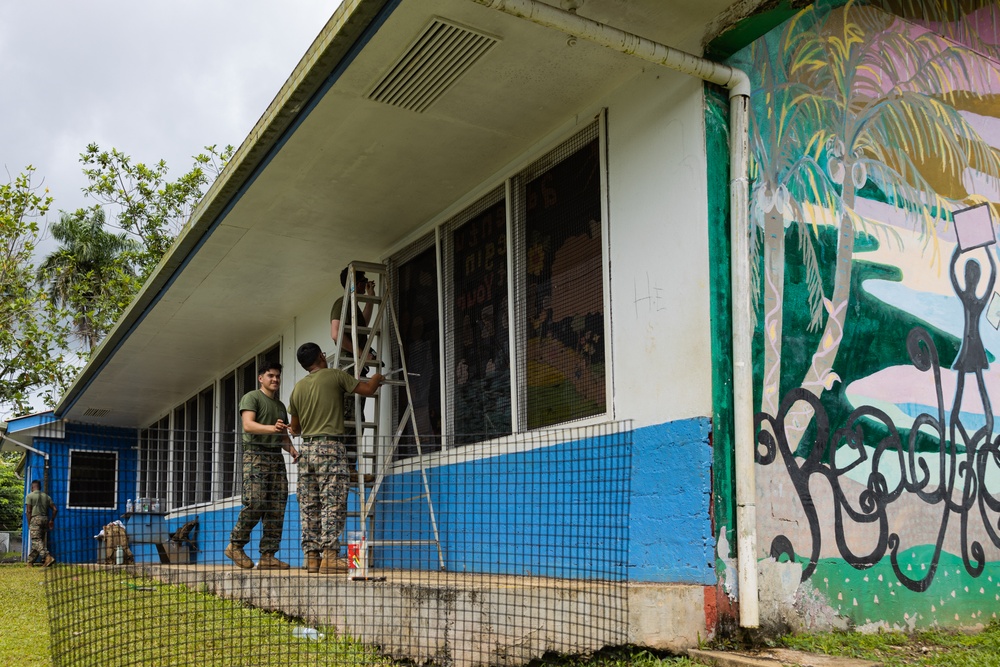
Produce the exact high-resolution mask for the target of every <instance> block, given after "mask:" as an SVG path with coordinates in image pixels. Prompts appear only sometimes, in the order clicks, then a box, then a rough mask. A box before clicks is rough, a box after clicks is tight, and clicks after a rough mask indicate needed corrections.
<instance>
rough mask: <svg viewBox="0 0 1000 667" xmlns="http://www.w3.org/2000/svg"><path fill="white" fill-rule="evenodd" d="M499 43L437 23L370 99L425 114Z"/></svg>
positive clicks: (485, 36)
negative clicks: (424, 112)
mask: <svg viewBox="0 0 1000 667" xmlns="http://www.w3.org/2000/svg"><path fill="white" fill-rule="evenodd" d="M499 41H500V40H498V39H497V38H496V37H490V36H489V35H485V34H483V33H481V32H476V31H475V30H471V29H469V28H465V27H463V26H460V25H456V24H454V23H450V22H448V21H443V20H441V19H434V20H433V21H431V23H430V25H428V26H427V28H426V29H425V30H424V31H423V33H421V35H420V37H418V38H417V40H416V41H415V42H414V43H413V45H412V46H411V47H410V48H409V49H408V50H407V51H406V53H405V54H403V57H402V58H400V59H399V61H397V62H396V64H395V65H394V66H393V67H392V68H391V69H390V70H389V73H388V74H386V75H385V77H383V78H382V80H381V81H379V82H378V83H377V84H376V85H375V87H374V88H373V89H372V92H371V93H369V94H368V97H369V99H372V100H375V101H376V102H382V103H383V104H391V105H393V106H397V107H402V108H403V109H409V110H410V111H416V112H417V113H422V112H423V111H425V110H426V109H427V108H428V107H429V106H430V105H432V104H433V103H434V102H435V101H436V100H437V99H438V98H439V97H441V95H443V94H444V92H445V91H446V90H448V88H450V87H451V86H452V85H453V84H454V83H455V82H456V81H458V79H459V78H460V77H461V76H462V75H463V74H465V72H466V71H468V69H469V68H470V67H472V65H473V64H474V63H475V62H476V61H477V60H479V58H480V57H482V56H483V55H484V54H485V53H486V52H488V51H489V50H490V49H492V48H493V47H494V46H496V44H497V43H498V42H499Z"/></svg>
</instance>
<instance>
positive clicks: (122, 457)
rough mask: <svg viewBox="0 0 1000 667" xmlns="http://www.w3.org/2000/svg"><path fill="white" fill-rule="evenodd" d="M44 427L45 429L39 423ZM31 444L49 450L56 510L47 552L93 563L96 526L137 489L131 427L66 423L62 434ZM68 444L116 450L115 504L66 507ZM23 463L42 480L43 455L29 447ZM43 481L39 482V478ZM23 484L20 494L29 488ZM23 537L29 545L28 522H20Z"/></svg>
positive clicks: (32, 477) (117, 511)
mask: <svg viewBox="0 0 1000 667" xmlns="http://www.w3.org/2000/svg"><path fill="white" fill-rule="evenodd" d="M43 430H44V428H43ZM32 446H33V447H35V449H38V450H40V451H43V452H46V453H47V454H48V455H49V486H48V494H49V495H50V496H51V497H52V500H53V501H54V502H55V504H56V508H57V510H58V514H57V516H56V522H55V528H54V529H53V530H52V531H51V532H50V533H49V540H48V543H49V551H50V552H51V553H52V555H53V556H55V558H56V560H57V561H61V562H73V563H81V562H93V561H94V559H95V558H96V553H97V540H95V539H94V535H96V534H97V533H98V532H100V530H101V528H102V527H103V526H104V525H105V524H107V523H110V522H112V521H114V520H115V519H118V518H120V517H121V515H122V514H123V513H124V512H125V501H126V500H127V499H128V498H129V497H131V495H130V494H131V493H132V490H133V489H135V488H136V478H135V470H136V467H137V465H136V451H135V449H134V448H135V446H136V433H135V431H133V430H131V429H115V428H109V427H94V426H84V425H80V424H67V425H66V431H65V435H64V437H62V438H47V437H45V436H35V438H34V442H33V445H32ZM71 449H91V450H99V451H116V452H118V483H117V484H118V488H117V503H118V506H117V507H116V508H115V509H70V508H68V507H67V506H66V503H67V500H68V498H69V451H70V450H71ZM26 468H27V469H28V470H29V474H28V475H27V477H28V479H30V480H36V479H37V480H40V481H42V480H44V475H45V459H44V457H42V456H40V455H38V454H35V453H33V452H28V460H27V466H26ZM43 484H44V482H43ZM30 490H31V489H30V484H26V485H25V495H27V493H28V492H29V491H30ZM22 537H23V539H24V543H25V544H28V526H27V523H25V525H24V528H23V531H22Z"/></svg>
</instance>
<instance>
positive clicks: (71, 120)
mask: <svg viewBox="0 0 1000 667" xmlns="http://www.w3.org/2000/svg"><path fill="white" fill-rule="evenodd" d="M339 4H340V3H339V2H337V0H287V1H285V2H273V0H212V1H210V2H206V1H205V0H144V1H143V2H135V1H134V0H91V1H90V2H74V1H67V0H64V1H63V2H55V3H50V2H9V3H3V5H2V6H0V86H2V96H0V100H2V101H0V166H2V167H4V168H5V169H6V171H7V172H8V173H9V174H10V175H11V176H12V177H13V176H15V175H16V174H17V173H18V172H20V171H21V170H23V169H24V167H25V166H26V165H28V164H32V165H34V166H35V167H36V169H37V171H36V179H35V182H36V184H37V183H40V182H41V181H42V180H43V179H44V184H45V186H47V187H48V188H49V189H50V194H51V195H52V196H54V197H55V202H54V207H53V209H54V210H53V212H52V213H50V214H49V218H50V219H55V217H56V216H57V215H58V213H57V212H56V211H57V210H58V209H63V210H74V209H76V208H78V207H79V206H84V205H87V204H88V203H89V202H88V201H87V200H86V199H85V198H84V197H83V196H82V194H81V192H80V191H81V189H82V188H83V186H84V184H85V179H84V177H83V175H82V174H81V172H80V164H79V162H78V158H79V154H80V153H81V152H83V150H84V148H85V147H86V146H87V144H88V143H91V142H96V143H98V144H100V145H101V147H102V148H111V147H112V146H114V147H116V148H119V149H120V150H123V151H125V152H126V153H128V154H130V155H131V156H132V157H133V158H134V159H135V160H137V161H143V162H155V161H158V160H159V159H161V158H162V159H164V160H166V161H167V164H168V165H169V167H170V174H171V175H172V176H175V177H176V176H179V175H180V174H182V173H183V172H184V171H186V170H187V169H188V168H190V165H191V159H190V158H191V156H192V155H194V154H196V153H198V152H200V151H201V149H202V147H203V146H205V145H206V144H219V145H225V144H230V143H231V144H233V145H239V144H240V143H241V142H242V141H243V139H244V137H246V135H247V134H248V133H249V131H250V129H251V128H252V127H253V124H254V123H255V122H256V121H257V119H258V118H259V117H260V116H261V114H263V112H264V110H265V109H266V108H267V105H268V104H269V103H270V102H271V100H272V98H273V97H274V95H275V94H276V93H277V92H278V90H279V89H280V87H281V85H282V84H283V83H284V81H285V79H286V78H287V77H288V75H289V74H291V72H292V70H293V69H294V67H295V65H296V64H297V63H298V61H299V59H300V58H301V57H302V55H303V54H304V53H305V51H306V49H307V48H308V47H309V45H310V44H311V43H312V40H313V39H314V38H315V37H316V35H317V34H318V33H319V31H320V29H321V28H322V27H323V25H324V24H325V23H326V21H327V20H328V19H329V18H330V16H331V15H332V14H333V12H334V11H335V10H336V8H337V6H338V5H339Z"/></svg>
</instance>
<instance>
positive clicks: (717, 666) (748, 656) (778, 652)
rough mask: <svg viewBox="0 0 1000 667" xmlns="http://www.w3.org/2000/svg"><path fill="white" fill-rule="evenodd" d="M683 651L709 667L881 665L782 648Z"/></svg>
mask: <svg viewBox="0 0 1000 667" xmlns="http://www.w3.org/2000/svg"><path fill="white" fill-rule="evenodd" d="M687 655H688V657H689V658H691V659H692V660H694V661H695V662H700V663H701V664H703V665H711V666H712V667H788V666H791V665H798V666H799V667H881V665H882V663H880V662H871V661H870V660H860V659H858V658H840V657H836V656H830V655H823V654H821V653H805V652H803V651H793V650H791V649H785V648H773V649H765V650H761V651H753V652H750V651H704V650H701V649H688V651H687Z"/></svg>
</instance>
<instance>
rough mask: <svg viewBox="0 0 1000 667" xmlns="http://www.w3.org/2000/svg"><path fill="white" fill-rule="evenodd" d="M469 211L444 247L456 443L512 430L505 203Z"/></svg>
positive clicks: (483, 203) (455, 227)
mask: <svg viewBox="0 0 1000 667" xmlns="http://www.w3.org/2000/svg"><path fill="white" fill-rule="evenodd" d="M468 214H469V217H468V218H467V219H466V220H465V221H464V222H460V223H459V224H456V226H454V227H453V228H452V231H451V233H450V234H449V238H450V244H449V248H448V249H447V250H446V253H447V256H448V257H449V259H450V262H449V263H448V267H449V272H450V276H449V278H448V279H447V280H448V285H449V288H450V289H449V290H448V297H449V300H448V301H447V302H446V304H447V305H446V307H447V308H448V309H449V312H450V318H451V325H452V326H451V327H450V328H449V330H450V331H451V332H453V333H452V335H451V336H450V340H448V346H449V351H450V360H449V362H450V363H449V364H448V367H449V369H450V370H449V372H450V373H451V378H450V383H449V384H450V387H451V391H452V392H453V393H452V395H453V397H454V399H453V403H452V405H453V409H452V412H451V414H452V420H453V424H454V428H453V431H452V432H453V433H454V434H455V439H454V441H455V443H456V444H465V443H469V442H478V441H481V440H486V439H489V438H493V437H497V436H501V435H507V434H509V433H511V401H510V398H511V397H510V363H509V358H510V354H509V349H508V348H509V340H510V338H509V334H508V331H507V323H508V318H507V289H508V288H507V209H506V201H505V200H504V199H499V201H495V200H494V201H493V202H490V200H489V198H488V199H487V200H485V201H484V202H481V203H480V204H478V205H477V207H475V208H474V209H472V210H471V211H469V212H468ZM462 217H465V216H462ZM461 219H462V218H459V220H461Z"/></svg>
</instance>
